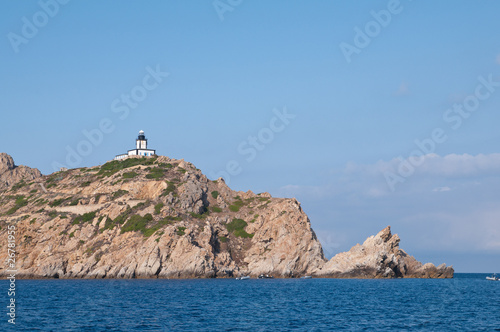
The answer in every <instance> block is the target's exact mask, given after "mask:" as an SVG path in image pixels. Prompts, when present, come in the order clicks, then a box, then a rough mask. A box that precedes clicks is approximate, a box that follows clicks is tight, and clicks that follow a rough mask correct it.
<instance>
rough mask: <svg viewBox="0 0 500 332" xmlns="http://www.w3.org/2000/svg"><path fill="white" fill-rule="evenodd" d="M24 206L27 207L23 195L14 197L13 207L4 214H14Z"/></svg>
mask: <svg viewBox="0 0 500 332" xmlns="http://www.w3.org/2000/svg"><path fill="white" fill-rule="evenodd" d="M26 205H28V200H27V199H25V198H24V195H19V196H16V201H15V202H14V206H13V207H11V208H10V209H9V210H8V211H7V212H6V214H14V213H15V212H16V211H17V210H19V209H20V208H22V207H23V206H26Z"/></svg>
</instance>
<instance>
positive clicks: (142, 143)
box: [135, 130, 148, 150]
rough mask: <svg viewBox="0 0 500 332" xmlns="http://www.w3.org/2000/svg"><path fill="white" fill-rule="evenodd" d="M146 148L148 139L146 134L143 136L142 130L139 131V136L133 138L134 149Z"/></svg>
mask: <svg viewBox="0 0 500 332" xmlns="http://www.w3.org/2000/svg"><path fill="white" fill-rule="evenodd" d="M147 148H148V140H147V139H146V136H144V130H141V131H139V136H137V139H136V140H135V149H136V150H143V149H144V150H147Z"/></svg>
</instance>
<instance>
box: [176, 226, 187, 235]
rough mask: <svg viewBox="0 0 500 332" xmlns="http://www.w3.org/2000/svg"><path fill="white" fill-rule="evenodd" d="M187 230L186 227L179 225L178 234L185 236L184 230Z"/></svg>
mask: <svg viewBox="0 0 500 332" xmlns="http://www.w3.org/2000/svg"><path fill="white" fill-rule="evenodd" d="M185 230H186V227H181V226H179V227H177V235H179V236H183V235H184V234H186V233H185V232H184V231H185Z"/></svg>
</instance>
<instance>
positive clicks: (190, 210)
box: [0, 153, 453, 278]
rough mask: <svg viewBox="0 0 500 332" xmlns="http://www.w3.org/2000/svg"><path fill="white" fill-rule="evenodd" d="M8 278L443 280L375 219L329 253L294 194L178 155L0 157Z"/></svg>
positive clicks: (1, 255) (445, 271)
mask: <svg viewBox="0 0 500 332" xmlns="http://www.w3.org/2000/svg"><path fill="white" fill-rule="evenodd" d="M14 226H15V243H16V257H15V259H16V269H17V278H213V277H237V276H242V275H250V276H253V277H256V276H258V275H260V274H268V275H272V276H274V277H300V276H304V275H311V276H316V277H329V278H451V277H453V268H452V267H451V266H449V267H447V266H445V265H444V264H442V265H439V266H438V267H436V266H434V265H433V264H429V263H428V264H422V263H420V262H418V261H417V260H416V259H415V258H414V257H412V256H409V255H408V254H407V253H406V252H404V251H403V250H402V249H400V248H399V241H400V240H399V237H398V236H397V235H393V234H391V230H390V227H386V228H385V229H383V230H382V231H381V232H379V233H378V234H377V235H375V236H371V237H369V238H368V239H367V240H366V241H365V242H364V243H363V244H362V245H360V244H358V245H356V246H354V247H353V248H352V249H351V250H350V251H348V252H345V253H339V254H337V255H336V256H335V257H333V258H332V259H331V260H327V259H326V258H325V257H324V255H323V250H322V248H321V244H320V242H319V241H318V239H317V238H316V235H315V233H314V231H313V230H312V228H311V223H310V221H309V218H308V217H307V215H306V214H305V213H304V211H303V210H302V208H301V206H300V203H299V202H298V201H297V200H296V199H285V198H273V197H271V195H269V194H268V193H261V194H254V193H253V192H251V191H248V192H236V191H233V190H231V189H230V188H229V187H228V186H227V185H226V184H225V182H224V180H223V179H218V180H215V181H211V180H209V179H207V177H206V176H205V175H203V174H202V172H201V171H200V170H199V169H197V168H196V167H195V166H194V165H192V164H191V163H189V162H186V161H184V160H175V159H171V158H168V157H164V156H160V157H153V158H140V157H131V158H128V159H125V160H122V161H110V162H108V163H106V164H104V165H102V166H95V167H90V168H77V169H71V170H66V171H61V172H55V173H53V174H50V175H46V176H44V175H42V174H41V173H40V172H39V171H38V170H37V169H32V168H29V167H26V166H15V164H14V161H13V159H12V158H11V157H10V156H9V155H7V154H5V153H1V154H0V227H1V228H0V239H4V240H2V241H0V259H2V261H3V262H4V264H3V265H2V266H1V267H0V275H1V276H5V275H8V272H7V269H8V267H7V261H8V250H7V249H8V241H7V239H8V231H9V227H10V228H11V229H12V228H13V227H14Z"/></svg>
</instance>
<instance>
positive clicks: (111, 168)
mask: <svg viewBox="0 0 500 332" xmlns="http://www.w3.org/2000/svg"><path fill="white" fill-rule="evenodd" d="M156 159H157V158H156V157H154V158H145V157H144V158H127V159H125V160H113V161H110V162H107V163H105V164H104V165H102V166H101V168H100V169H99V172H97V175H101V176H104V177H107V176H112V175H114V174H115V173H117V172H119V171H121V170H122V169H125V168H129V167H133V166H137V165H153V164H154V163H155V161H156Z"/></svg>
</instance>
